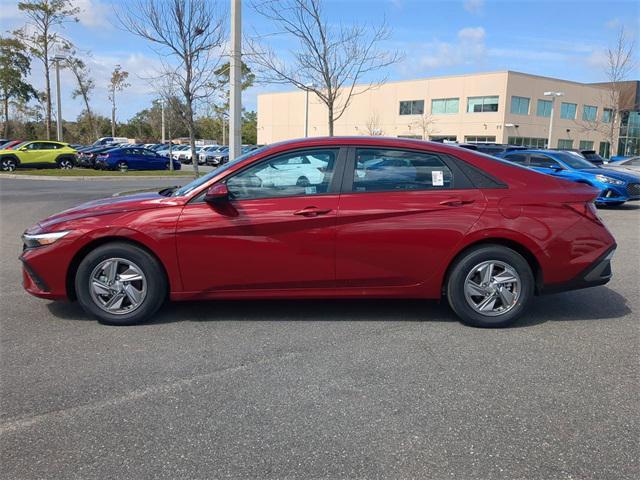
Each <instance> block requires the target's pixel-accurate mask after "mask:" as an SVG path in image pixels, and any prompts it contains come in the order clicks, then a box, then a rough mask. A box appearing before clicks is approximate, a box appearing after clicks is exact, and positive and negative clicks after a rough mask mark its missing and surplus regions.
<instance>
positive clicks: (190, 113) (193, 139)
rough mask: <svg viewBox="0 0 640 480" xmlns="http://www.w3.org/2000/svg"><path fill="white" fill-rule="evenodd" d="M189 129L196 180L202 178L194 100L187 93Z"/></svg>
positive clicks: (192, 163)
mask: <svg viewBox="0 0 640 480" xmlns="http://www.w3.org/2000/svg"><path fill="white" fill-rule="evenodd" d="M185 96H186V97H187V98H186V100H187V102H186V103H187V129H188V130H189V145H190V146H191V165H193V174H194V176H195V177H196V178H198V177H199V176H200V172H199V171H198V170H199V169H198V157H196V132H195V129H194V125H193V100H192V99H191V94H190V93H189V92H187V95H185Z"/></svg>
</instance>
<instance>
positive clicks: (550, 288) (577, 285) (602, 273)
mask: <svg viewBox="0 0 640 480" xmlns="http://www.w3.org/2000/svg"><path fill="white" fill-rule="evenodd" d="M616 247H617V245H613V246H612V247H610V248H609V249H608V250H607V251H606V252H605V253H604V254H602V255H601V256H600V257H598V258H597V259H596V260H595V261H594V262H593V263H592V264H591V265H589V266H588V267H587V268H586V269H584V270H583V271H582V272H580V273H579V274H578V275H577V276H576V277H574V278H573V279H571V280H569V281H568V282H563V283H555V284H550V285H544V286H543V287H542V289H541V291H540V293H541V294H543V295H544V294H547V293H558V292H566V291H568V290H579V289H581V288H589V287H597V286H598V285H604V284H605V283H608V282H609V280H611V278H612V277H613V272H612V270H611V259H612V258H613V255H614V254H615V251H616Z"/></svg>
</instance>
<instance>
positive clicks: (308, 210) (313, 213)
mask: <svg viewBox="0 0 640 480" xmlns="http://www.w3.org/2000/svg"><path fill="white" fill-rule="evenodd" d="M329 212H331V209H330V208H325V209H322V208H318V207H305V208H303V209H302V210H298V211H297V212H293V214H294V215H302V216H303V217H317V216H318V215H326V214H327V213H329Z"/></svg>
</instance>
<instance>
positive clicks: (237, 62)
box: [223, 0, 242, 161]
mask: <svg viewBox="0 0 640 480" xmlns="http://www.w3.org/2000/svg"><path fill="white" fill-rule="evenodd" d="M241 15H242V2H241V0H231V58H230V62H229V63H230V64H229V67H230V72H229V73H230V75H229V83H230V84H231V85H230V87H231V92H230V97H231V98H230V100H231V105H230V111H229V114H230V116H231V118H230V119H229V120H230V121H229V160H230V161H231V160H233V159H235V158H236V157H238V156H240V153H241V145H242V125H241V123H242V118H241V115H242V96H241V94H242V86H241V85H240V83H241V77H242V43H241V41H242V27H241ZM223 128H224V124H223Z"/></svg>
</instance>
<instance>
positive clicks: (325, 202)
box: [21, 137, 615, 327]
mask: <svg viewBox="0 0 640 480" xmlns="http://www.w3.org/2000/svg"><path fill="white" fill-rule="evenodd" d="M597 193H598V192H597V191H596V190H594V189H592V188H591V187H589V186H586V185H580V184H576V183H572V182H566V181H564V180H561V179H558V178H554V177H552V176H549V175H544V174H541V173H537V172H534V171H532V170H529V169H526V168H523V167H520V166H518V165H515V164H512V163H510V162H507V161H504V160H500V159H496V158H493V157H489V156H486V155H482V154H479V153H477V152H473V151H470V150H465V149H461V148H458V147H453V146H448V145H443V144H438V143H429V142H421V141H413V140H403V139H390V138H367V137H353V138H340V137H333V138H314V139H306V140H295V141H290V142H284V143H279V144H275V145H271V146H269V147H264V148H261V149H258V150H254V151H252V152H249V153H248V154H246V155H243V156H242V157H240V158H238V159H237V160H235V161H233V162H231V163H228V164H226V165H224V166H223V167H220V168H218V169H216V170H214V171H213V172H211V173H209V174H208V175H205V176H203V177H201V178H199V179H198V180H195V181H193V182H191V183H190V184H188V185H186V186H184V187H181V188H175V189H166V190H162V191H160V192H158V193H155V192H154V193H140V194H136V195H131V196H124V197H113V198H108V199H103V200H97V201H93V202H89V203H86V204H84V205H80V206H78V207H76V208H72V209H70V210H67V211H64V212H62V213H59V214H57V215H53V216H52V217H49V218H47V219H45V220H43V221H41V222H40V223H38V224H37V225H35V226H33V227H31V228H29V229H28V230H27V231H26V232H25V234H24V236H23V238H24V251H23V253H22V257H21V260H22V262H23V266H24V287H25V288H26V290H27V291H28V292H29V293H31V294H33V295H36V296H38V297H42V298H48V299H54V300H58V299H71V300H73V299H77V300H78V301H79V302H80V304H81V305H82V306H83V307H84V309H85V310H86V311H87V312H89V313H90V314H93V315H95V316H96V317H97V318H98V319H99V320H100V321H102V322H104V323H108V324H115V325H125V324H133V323H137V322H141V321H144V320H147V319H149V318H150V317H152V316H153V314H154V313H155V312H156V311H157V310H158V308H160V306H161V305H162V303H163V302H164V301H165V300H166V299H167V298H170V299H171V300H213V299H230V298H234V299H240V298H242V299H258V298H363V297H386V298H425V299H441V298H443V297H444V298H446V299H447V301H448V302H449V304H450V305H451V307H452V309H453V310H454V311H455V312H456V314H457V315H458V316H459V317H460V319H461V320H462V321H463V322H465V323H467V324H470V325H475V326H482V327H487V326H489V327H498V326H506V325H508V324H510V323H512V322H513V321H514V320H515V319H516V318H518V317H519V316H520V315H521V314H522V313H523V312H524V311H525V309H526V307H527V305H528V303H529V302H530V300H531V299H532V297H533V296H534V295H537V294H544V293H547V292H557V291H560V290H567V289H576V288H583V287H590V286H594V285H602V284H604V283H606V282H608V281H609V279H610V278H611V267H610V260H611V257H612V255H613V252H614V250H615V240H614V238H613V237H612V236H611V234H610V233H609V231H608V230H607V228H606V227H605V226H604V225H603V224H602V223H601V221H600V219H599V218H598V216H597V215H596V212H595V209H594V205H593V203H592V202H593V200H594V199H595V197H596V195H597Z"/></svg>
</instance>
